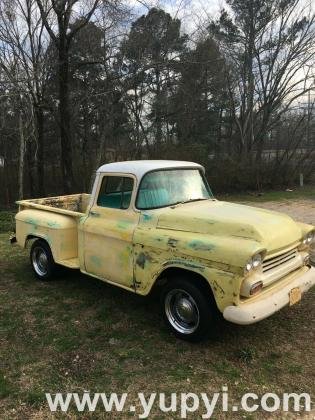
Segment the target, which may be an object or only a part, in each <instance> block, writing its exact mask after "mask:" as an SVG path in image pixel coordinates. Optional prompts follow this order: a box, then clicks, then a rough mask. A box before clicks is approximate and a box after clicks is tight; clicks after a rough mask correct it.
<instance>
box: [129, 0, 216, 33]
mask: <svg viewBox="0 0 315 420" xmlns="http://www.w3.org/2000/svg"><path fill="white" fill-rule="evenodd" d="M128 4H129V5H130V6H131V7H133V9H134V12H135V13H136V14H137V15H138V14H142V13H146V11H147V10H148V8H150V7H154V6H156V7H161V8H163V9H164V10H165V11H167V12H168V13H170V15H171V16H172V17H177V18H179V19H180V20H181V21H182V29H183V31H185V32H187V33H192V32H193V31H194V30H195V29H196V27H197V26H200V23H202V22H203V21H205V19H207V20H209V18H210V17H211V18H215V17H217V16H218V14H219V11H220V9H221V8H222V7H223V6H224V0H129V1H128ZM146 6H147V7H146Z"/></svg>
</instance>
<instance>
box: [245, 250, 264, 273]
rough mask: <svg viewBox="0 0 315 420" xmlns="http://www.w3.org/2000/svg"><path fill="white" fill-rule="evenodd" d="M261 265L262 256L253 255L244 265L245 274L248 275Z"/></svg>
mask: <svg viewBox="0 0 315 420" xmlns="http://www.w3.org/2000/svg"><path fill="white" fill-rule="evenodd" d="M261 263H262V256H261V254H256V255H254V257H253V258H251V259H250V260H249V261H248V262H247V263H246V265H245V273H249V272H250V271H252V270H254V269H255V268H258V267H259V266H260V265H261Z"/></svg>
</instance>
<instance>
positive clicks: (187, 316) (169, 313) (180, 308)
mask: <svg viewBox="0 0 315 420" xmlns="http://www.w3.org/2000/svg"><path fill="white" fill-rule="evenodd" d="M161 309H162V313H163V318H164V321H165V323H166V325H167V327H168V328H169V330H170V331H172V333H173V334H174V335H175V336H176V337H178V338H180V339H182V340H186V341H190V342H199V341H202V340H204V339H206V338H208V337H209V336H210V335H211V333H212V332H213V331H214V330H215V324H216V314H217V309H216V304H215V301H214V298H213V295H212V293H211V292H210V291H209V290H208V288H207V287H203V286H201V285H199V283H197V282H196V281H195V279H194V277H192V278H189V277H182V276H177V275H176V276H173V277H172V278H170V279H168V282H167V283H166V285H165V286H164V287H163V289H162V293H161ZM186 321H187V322H186Z"/></svg>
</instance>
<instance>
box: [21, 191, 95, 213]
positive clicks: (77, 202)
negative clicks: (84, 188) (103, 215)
mask: <svg viewBox="0 0 315 420" xmlns="http://www.w3.org/2000/svg"><path fill="white" fill-rule="evenodd" d="M89 201H90V194H72V195H62V196H58V197H47V198H36V199H33V200H21V201H17V204H19V206H20V211H21V210H25V209H27V208H35V209H39V210H46V211H51V212H54V213H61V214H66V215H69V216H75V217H81V216H83V215H84V214H85V213H86V210H87V207H88V205H89Z"/></svg>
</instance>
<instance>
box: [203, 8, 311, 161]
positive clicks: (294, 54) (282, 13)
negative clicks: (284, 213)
mask: <svg viewBox="0 0 315 420" xmlns="http://www.w3.org/2000/svg"><path fill="white" fill-rule="evenodd" d="M228 3H229V5H230V6H231V9H232V12H233V13H232V15H229V13H228V12H227V11H225V10H223V11H222V12H221V16H220V18H219V20H217V21H215V22H212V24H211V25H210V30H211V33H212V35H213V36H214V37H215V38H216V39H217V40H218V42H219V43H220V46H221V49H222V50H223V51H224V52H225V56H226V60H227V63H228V65H227V67H226V80H227V85H228V89H229V96H230V106H231V109H232V114H233V118H234V121H235V125H236V127H237V132H238V136H237V138H238V140H239V147H238V152H239V153H240V154H241V155H243V156H248V155H249V154H251V155H252V151H253V149H254V150H255V155H256V163H259V162H260V161H261V156H262V150H263V148H264V144H265V141H266V138H267V135H268V132H269V131H270V130H271V129H272V127H273V126H274V124H276V123H277V122H278V121H279V119H280V117H281V115H282V114H283V113H285V112H286V110H287V109H288V108H289V107H290V105H291V104H292V103H294V101H296V100H297V98H299V97H300V96H303V95H305V93H307V92H308V90H309V89H311V84H312V81H313V79H312V77H311V76H312V75H311V72H310V70H309V69H310V67H309V66H310V65H311V64H312V63H314V58H315V15H314V13H313V12H312V9H311V5H306V6H303V5H304V3H303V5H302V2H301V0H288V1H285V2H283V1H279V0H271V1H269V2H266V1H264V0H229V1H228Z"/></svg>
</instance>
